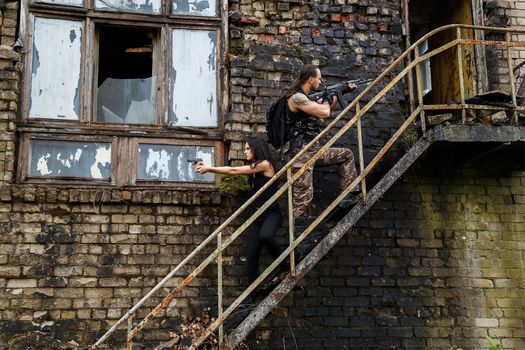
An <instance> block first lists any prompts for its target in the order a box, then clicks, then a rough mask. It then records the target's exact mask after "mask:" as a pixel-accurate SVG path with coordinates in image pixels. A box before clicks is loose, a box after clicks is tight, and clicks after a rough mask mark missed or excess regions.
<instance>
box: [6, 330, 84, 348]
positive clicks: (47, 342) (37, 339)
mask: <svg viewBox="0 0 525 350" xmlns="http://www.w3.org/2000/svg"><path fill="white" fill-rule="evenodd" d="M78 348H79V347H78V344H77V343H76V342H75V341H70V342H67V343H66V342H63V341H60V340H57V339H55V338H53V337H51V336H50V335H49V334H46V333H43V332H38V331H35V332H28V333H25V334H19V335H15V336H14V337H13V338H11V339H10V340H9V342H8V345H7V346H4V347H2V346H0V349H2V350H42V349H45V350H77V349H78Z"/></svg>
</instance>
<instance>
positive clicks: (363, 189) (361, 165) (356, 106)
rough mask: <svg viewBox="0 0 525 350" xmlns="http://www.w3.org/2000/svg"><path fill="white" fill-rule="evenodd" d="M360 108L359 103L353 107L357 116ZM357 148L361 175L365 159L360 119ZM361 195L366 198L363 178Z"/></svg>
mask: <svg viewBox="0 0 525 350" xmlns="http://www.w3.org/2000/svg"><path fill="white" fill-rule="evenodd" d="M360 111H361V106H360V105H359V102H357V104H356V105H355V112H356V114H359V112H360ZM356 124H357V147H358V150H359V174H362V173H363V171H364V170H365V157H364V156H363V133H362V130H361V118H359V119H357V123H356ZM361 193H363V199H364V198H365V197H366V180H365V178H364V177H363V180H362V181H361Z"/></svg>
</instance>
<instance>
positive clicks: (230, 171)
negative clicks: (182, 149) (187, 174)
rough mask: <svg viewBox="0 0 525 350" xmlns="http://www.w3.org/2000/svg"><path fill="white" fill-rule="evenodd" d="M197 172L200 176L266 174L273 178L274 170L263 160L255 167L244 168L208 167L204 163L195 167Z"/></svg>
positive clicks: (244, 166)
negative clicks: (208, 174) (210, 174)
mask: <svg viewBox="0 0 525 350" xmlns="http://www.w3.org/2000/svg"><path fill="white" fill-rule="evenodd" d="M195 170H196V171H197V172H198V173H199V174H206V173H214V174H223V175H251V174H256V173H261V172H262V173H264V175H266V176H273V175H274V171H273V168H272V166H271V164H270V162H268V161H267V160H263V161H262V162H260V163H257V164H255V166H253V167H252V166H250V165H242V166H233V167H232V166H207V165H204V164H203V163H202V162H199V163H197V164H196V165H195Z"/></svg>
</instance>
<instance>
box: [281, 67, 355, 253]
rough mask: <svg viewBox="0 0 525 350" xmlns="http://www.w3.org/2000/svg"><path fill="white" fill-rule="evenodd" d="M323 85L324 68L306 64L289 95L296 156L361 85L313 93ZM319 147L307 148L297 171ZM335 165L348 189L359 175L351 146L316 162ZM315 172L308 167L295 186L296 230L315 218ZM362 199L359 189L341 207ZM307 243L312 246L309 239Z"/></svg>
mask: <svg viewBox="0 0 525 350" xmlns="http://www.w3.org/2000/svg"><path fill="white" fill-rule="evenodd" d="M320 84H321V70H320V69H319V67H318V66H315V65H305V66H303V67H302V69H301V70H300V72H299V79H298V80H297V81H296V82H295V83H294V84H293V85H292V87H291V88H290V91H289V92H288V94H287V95H286V98H287V114H288V116H287V117H288V123H289V128H290V130H291V140H290V150H291V156H292V157H293V156H294V155H295V154H297V153H298V152H299V151H300V150H301V149H302V148H303V147H304V146H305V145H307V144H308V143H309V142H310V141H312V140H313V139H314V138H315V137H316V136H317V135H318V134H319V133H320V132H321V123H320V122H321V120H322V119H326V118H328V117H329V116H330V112H331V111H332V110H333V109H334V108H336V106H337V104H338V103H339V99H341V98H342V95H343V94H344V93H346V92H350V91H352V90H354V89H355V88H356V87H357V85H356V84H354V83H352V82H347V84H343V85H339V86H331V87H328V88H327V89H326V90H325V91H324V92H318V93H315V94H312V92H314V91H318V90H319V85H320ZM309 96H310V98H309ZM338 96H339V99H338ZM319 149H320V145H319V144H316V145H315V146H314V147H312V148H310V149H309V150H308V151H306V152H305V153H304V154H303V155H302V157H301V158H299V159H298V161H297V162H295V163H294V164H293V168H294V171H297V170H299V169H300V168H301V167H302V166H303V165H304V164H305V163H306V162H307V161H308V160H309V159H311V158H312V156H313V155H314V154H315V153H316V152H317V151H318V150H319ZM331 165H337V167H338V173H339V177H340V179H339V180H340V188H341V190H343V189H346V188H347V187H348V186H349V185H350V183H352V181H353V180H354V179H355V178H356V168H355V161H354V155H353V153H352V151H351V150H350V149H348V148H338V147H331V148H329V149H328V150H326V152H325V153H324V154H323V155H322V156H321V157H320V158H319V159H318V160H317V162H316V163H315V166H331ZM312 175H313V172H312V169H308V170H307V171H306V172H305V173H304V174H303V175H302V176H301V177H300V178H299V179H297V181H296V182H295V183H294V185H293V214H294V221H295V226H296V232H302V231H304V229H305V228H306V227H308V225H310V223H311V222H312V221H313V220H314V218H315V217H314V216H313V214H314V213H311V208H310V204H311V201H312V199H313V181H312V180H313V179H312ZM356 190H357V189H356ZM358 200H359V197H358V192H351V193H350V194H349V195H348V196H347V198H345V199H343V201H342V202H341V204H340V206H342V207H348V206H350V205H352V204H354V203H355V202H356V201H358ZM315 214H318V213H315ZM312 239H313V238H312ZM305 245H308V242H306V243H305ZM303 246H304V245H303ZM300 248H301V247H300ZM300 248H299V254H301V253H306V252H301V249H300ZM308 248H311V247H308ZM308 250H309V249H308Z"/></svg>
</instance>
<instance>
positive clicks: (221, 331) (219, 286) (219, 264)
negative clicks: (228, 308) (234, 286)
mask: <svg viewBox="0 0 525 350" xmlns="http://www.w3.org/2000/svg"><path fill="white" fill-rule="evenodd" d="M217 248H218V249H219V251H220V253H219V255H217V313H218V317H219V319H220V318H222V311H223V310H222V292H223V291H222V231H219V232H218V233H217ZM223 341H224V327H223V322H221V323H219V349H222V345H223Z"/></svg>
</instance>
